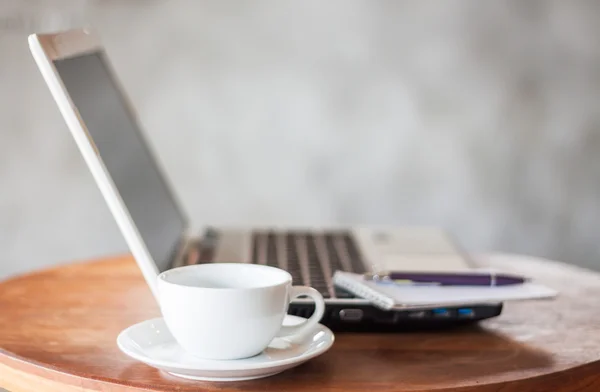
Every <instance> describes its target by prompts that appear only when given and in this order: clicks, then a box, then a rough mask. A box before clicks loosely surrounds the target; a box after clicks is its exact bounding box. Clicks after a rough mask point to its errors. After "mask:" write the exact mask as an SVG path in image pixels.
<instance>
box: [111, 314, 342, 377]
mask: <svg viewBox="0 0 600 392" xmlns="http://www.w3.org/2000/svg"><path fill="white" fill-rule="evenodd" d="M302 321H304V319H303V318H300V317H296V316H291V315H286V317H285V320H284V325H295V324H299V323H301V322H302ZM333 340H334V336H333V333H332V332H331V330H329V328H327V327H325V326H323V325H321V324H318V325H317V326H316V327H315V328H314V329H313V330H312V331H310V332H309V333H307V334H304V335H302V336H294V337H291V338H290V337H286V338H275V339H274V340H273V341H272V342H271V344H269V347H267V348H266V349H265V350H264V351H263V352H262V353H261V354H259V355H257V356H254V357H252V358H246V359H236V360H229V361H216V360H208V359H201V358H197V357H195V356H193V355H191V354H188V353H187V352H185V351H184V350H183V349H182V348H181V346H179V344H177V342H176V341H175V339H174V338H173V336H172V335H171V333H170V332H169V330H168V329H167V326H166V324H165V322H164V320H163V319H162V318H156V319H152V320H146V321H143V322H141V323H139V324H135V325H133V326H131V327H129V328H127V329H125V330H124V331H123V332H121V333H120V334H119V337H118V338H117V344H118V346H119V348H120V349H121V351H123V352H124V353H125V354H127V355H129V356H130V357H132V358H134V359H137V360H138V361H141V362H144V363H145V364H147V365H150V366H152V367H155V368H157V369H160V370H164V371H166V372H168V373H170V374H172V375H174V376H177V377H183V378H187V379H191V380H202V381H240V380H251V379H255V378H262V377H268V376H271V375H274V374H277V373H280V372H282V371H284V370H287V369H290V368H292V367H294V366H298V365H300V364H301V363H304V362H306V361H308V360H309V359H311V358H314V357H316V356H318V355H321V354H323V353H324V352H325V351H327V350H328V349H329V348H330V347H331V345H332V344H333Z"/></svg>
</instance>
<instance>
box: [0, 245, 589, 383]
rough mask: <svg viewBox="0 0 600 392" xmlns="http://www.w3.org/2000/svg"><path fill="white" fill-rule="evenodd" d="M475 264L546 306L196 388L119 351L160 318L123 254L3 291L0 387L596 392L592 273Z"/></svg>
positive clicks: (340, 341)
mask: <svg viewBox="0 0 600 392" xmlns="http://www.w3.org/2000/svg"><path fill="white" fill-rule="evenodd" d="M480 261H481V262H483V263H486V264H490V265H492V266H497V267H500V268H502V269H507V270H511V271H514V272H518V273H523V274H526V275H534V276H537V277H539V279H540V280H541V281H543V282H545V283H546V284H548V285H550V286H551V287H554V288H556V289H558V290H560V292H561V295H560V297H559V298H558V299H557V300H555V301H531V302H529V301H528V302H521V303H509V304H506V305H505V308H504V312H503V314H502V315H501V316H500V317H498V318H495V319H492V320H488V321H485V322H483V323H481V325H480V326H479V327H469V328H466V329H460V330H454V331H447V332H430V333H403V334H339V333H338V334H337V336H336V342H335V344H334V346H333V348H332V349H331V350H330V351H328V352H327V353H326V354H324V355H323V356H321V357H318V358H316V359H314V360H312V361H309V362H308V363H306V364H304V365H301V366H300V367H297V368H295V369H292V370H289V371H286V372H284V373H281V374H279V375H276V376H273V377H269V378H265V379H262V380H255V381H244V382H236V383H205V382H195V381H187V380H182V379H178V378H175V377H173V376H170V375H167V374H165V373H162V372H159V371H157V370H155V369H153V368H151V367H148V366H146V365H144V364H142V363H138V362H136V361H134V360H132V359H130V358H128V357H127V356H125V355H124V354H122V353H121V352H120V351H119V349H118V348H117V345H116V343H115V338H116V337H117V334H118V333H119V332H120V331H121V330H122V329H124V328H125V327H127V326H129V325H131V324H134V323H137V322H139V321H142V320H145V319H148V318H151V317H156V316H158V315H159V310H158V308H157V306H156V304H155V303H154V301H153V298H152V297H151V295H150V291H149V290H148V288H147V287H146V285H145V283H144V281H143V279H142V277H141V274H140V273H139V271H138V269H137V267H136V265H135V263H134V262H133V261H132V259H131V258H130V257H120V258H113V259H106V260H98V261H94V262H87V263H81V264H73V265H66V266H61V267H57V268H53V269H49V270H45V271H40V272H36V273H32V274H29V275H25V276H21V277H17V278H13V279H10V280H7V281H5V282H3V283H1V284H0V312H1V314H0V386H1V387H4V388H7V389H9V390H11V391H13V392H20V391H40V392H41V391H57V392H58V391H60V392H69V391H117V390H118V391H121V390H125V391H130V390H131V391H142V390H143V391H146V390H152V391H197V390H219V391H265V390H273V391H299V390H306V391H325V390H326V391H431V390H444V391H486V392H489V391H498V392H499V391H502V392H512V391H519V392H522V391H533V390H535V391H545V390H548V391H554V392H558V391H600V274H598V273H594V272H591V271H588V270H584V269H579V268H576V267H572V266H568V265H566V264H562V263H556V262H550V261H544V260H539V259H533V258H526V257H515V256H503V255H495V256H487V257H483V258H480Z"/></svg>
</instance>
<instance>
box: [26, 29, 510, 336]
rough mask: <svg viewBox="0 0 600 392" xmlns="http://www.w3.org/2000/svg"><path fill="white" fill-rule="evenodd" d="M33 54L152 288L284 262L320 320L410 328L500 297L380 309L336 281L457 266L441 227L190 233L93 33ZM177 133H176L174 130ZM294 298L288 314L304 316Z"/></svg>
mask: <svg viewBox="0 0 600 392" xmlns="http://www.w3.org/2000/svg"><path fill="white" fill-rule="evenodd" d="M29 46H30V49H31V52H32V54H33V57H34V59H35V61H36V63H37V65H38V67H39V69H40V71H41V74H42V76H43V78H44V80H45V82H46V83H47V85H48V87H49V89H50V92H51V93H52V96H53V98H54V100H55V101H56V104H57V105H58V108H59V110H60V112H61V114H62V116H63V117H64V119H65V121H66V123H67V126H68V128H69V130H70V131H71V134H72V136H73V137H74V139H75V142H76V144H77V146H78V148H79V150H80V152H81V154H82V155H83V158H84V160H85V162H86V164H87V166H88V167H89V169H90V171H91V173H92V175H93V177H94V180H95V181H96V183H97V185H98V187H99V189H100V191H101V193H102V195H103V197H104V199H105V200H106V203H107V204H108V206H109V209H110V211H111V213H112V215H113V216H114V218H115V220H116V222H117V225H118V227H119V229H120V231H121V233H122V234H123V236H124V238H125V240H126V243H127V245H128V247H129V248H130V250H131V253H132V255H133V257H134V259H135V260H136V262H137V264H138V265H139V268H140V270H141V272H142V274H143V277H144V279H145V280H146V282H147V284H148V286H149V287H150V290H151V291H152V293H153V294H154V295H155V296H156V277H157V275H158V274H159V273H160V272H162V271H165V270H167V269H170V268H174V267H178V266H182V265H189V264H196V263H214V262H218V263H226V262H245V263H258V264H266V265H270V266H276V267H279V268H283V269H285V270H287V271H288V272H290V273H291V275H292V277H293V284H295V285H308V286H312V287H314V288H316V289H317V290H318V291H320V292H321V294H322V295H323V297H324V298H325V301H326V306H327V310H326V312H325V316H324V317H323V319H322V323H323V324H325V325H328V326H329V327H331V328H332V329H334V330H338V331H340V330H353V331H358V330H365V331H375V330H393V331H396V330H405V329H413V328H418V329H422V328H428V327H434V328H436V327H445V326H449V325H455V324H463V323H471V322H474V321H478V320H482V319H485V318H489V317H494V316H497V315H499V314H500V312H501V309H502V304H481V305H477V306H471V307H469V309H468V311H465V310H464V309H461V311H460V312H459V311H458V310H459V309H458V308H444V309H443V310H442V311H440V309H425V310H413V311H408V310H407V311H383V310H380V309H378V308H376V307H374V306H372V305H371V304H370V303H369V302H368V301H366V300H364V299H361V298H356V297H354V296H352V295H351V294H350V293H348V292H346V291H344V290H341V289H339V288H336V287H335V286H334V285H333V283H332V275H333V273H334V272H335V271H337V270H340V271H350V272H355V273H366V272H377V271H383V270H438V271H439V270H444V271H448V270H461V269H465V268H469V267H470V262H469V260H468V258H467V257H466V256H465V255H464V253H463V252H461V250H460V249H459V247H457V246H456V244H455V242H454V241H453V240H452V239H451V238H450V237H449V236H448V235H447V234H446V233H445V232H444V231H442V230H439V229H437V228H428V227H418V228H414V227H333V226H332V227H318V228H317V227H258V226H257V227H230V228H227V227H204V228H201V229H198V230H194V229H192V228H191V226H190V223H189V222H190V220H189V218H188V216H187V215H186V213H185V211H184V210H183V209H182V207H181V204H180V203H179V202H178V199H177V196H176V195H175V193H174V192H173V190H172V187H171V185H170V181H169V179H168V177H167V176H166V174H165V172H164V171H163V170H162V169H161V167H160V164H159V162H158V161H157V159H155V155H154V152H153V150H152V148H151V146H150V144H149V143H148V142H147V141H146V137H145V135H144V132H143V130H142V129H141V127H140V124H139V122H138V121H137V119H136V115H135V111H134V109H133V105H132V104H131V102H130V101H129V100H128V97H127V96H126V94H125V92H124V90H123V88H122V86H121V84H120V83H119V81H118V80H117V77H116V74H115V72H114V70H113V68H112V66H111V64H110V62H109V60H108V55H107V53H106V51H105V49H104V47H103V45H102V43H101V41H100V38H99V36H98V34H97V33H95V32H94V31H92V30H90V29H74V30H69V31H62V32H56V33H51V34H33V35H31V36H30V37H29ZM173 137H176V135H175V134H174V135H173ZM312 312H313V305H312V303H311V302H309V301H308V300H306V299H302V298H299V299H296V300H294V301H293V302H292V304H291V305H290V308H289V313H290V314H293V315H298V316H304V317H308V316H310V314H312Z"/></svg>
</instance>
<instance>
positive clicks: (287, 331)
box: [277, 286, 325, 337]
mask: <svg viewBox="0 0 600 392" xmlns="http://www.w3.org/2000/svg"><path fill="white" fill-rule="evenodd" d="M301 295H306V296H308V297H310V298H312V300H313V301H314V302H315V311H314V313H313V314H312V316H310V317H309V318H308V320H306V321H304V322H303V323H302V324H299V325H293V326H290V325H283V326H282V327H281V329H280V330H279V333H277V336H278V337H284V336H291V335H301V334H303V333H304V332H306V331H309V330H311V329H313V328H314V327H315V325H317V324H318V323H319V321H321V318H323V314H324V313H325V300H323V296H322V295H321V293H319V292H318V291H317V290H315V289H313V288H312V287H308V286H292V290H291V294H290V301H291V300H292V299H294V298H297V297H300V296H301Z"/></svg>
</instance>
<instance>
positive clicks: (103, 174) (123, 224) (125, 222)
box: [29, 29, 189, 296]
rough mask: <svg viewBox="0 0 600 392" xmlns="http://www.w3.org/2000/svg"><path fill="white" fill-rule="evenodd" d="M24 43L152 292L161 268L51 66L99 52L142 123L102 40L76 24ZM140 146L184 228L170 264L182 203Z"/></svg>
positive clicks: (182, 243) (178, 251)
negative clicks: (178, 230) (156, 173)
mask: <svg viewBox="0 0 600 392" xmlns="http://www.w3.org/2000/svg"><path fill="white" fill-rule="evenodd" d="M29 46H30V50H31V52H32V55H33V57H34V59H35V61H36V63H37V65H38V67H39V69H40V72H41V73H42V76H43V77H44V80H45V82H46V83H47V85H48V87H49V89H50V92H51V94H52V96H53V98H54V100H55V101H56V103H57V105H58V107H59V110H60V112H61V114H62V116H63V117H64V119H65V121H66V123H67V126H68V128H69V130H70V131H71V134H72V135H73V138H74V139H75V142H76V144H77V146H78V147H79V150H80V152H81V154H82V155H83V158H84V160H85V162H86V164H87V166H88V168H89V169H90V171H91V173H92V176H93V177H94V180H95V181H96V183H97V185H98V187H99V188H100V191H101V193H102V196H103V197H104V199H105V201H106V203H107V204H108V207H109V209H110V211H111V213H112V215H113V217H114V218H115V220H116V222H117V225H118V227H119V229H120V230H121V233H122V234H123V236H124V237H125V240H126V242H127V245H128V246H129V248H130V250H131V253H132V254H133V257H134V258H135V260H136V262H137V264H138V266H139V267H140V269H141V271H142V274H143V276H144V279H145V280H146V282H147V284H148V286H149V287H150V289H151V291H152V293H153V295H155V296H157V294H158V293H157V292H156V277H157V276H158V274H159V273H160V272H162V271H160V270H159V268H158V266H157V263H156V262H155V260H154V259H153V257H152V255H151V254H150V252H149V250H148V248H147V246H146V244H145V242H144V240H143V237H142V236H141V234H140V232H139V230H138V228H137V226H136V224H135V222H134V220H133V219H132V217H131V215H130V214H129V211H128V209H127V206H126V205H125V203H124V201H123V199H122V198H121V196H120V194H119V191H118V189H117V188H116V186H115V183H114V182H113V180H112V177H111V175H110V173H109V172H108V170H107V168H106V166H105V164H104V162H103V160H102V157H101V156H100V154H99V152H98V149H97V148H96V145H95V143H94V141H93V139H92V138H91V136H90V134H89V132H88V129H87V126H86V124H85V122H84V121H83V119H82V118H81V116H80V115H79V112H78V110H77V107H76V106H75V105H74V103H73V102H72V100H71V97H70V95H69V92H68V91H67V89H66V87H65V85H64V84H63V82H62V79H61V77H60V75H59V73H58V71H57V70H56V67H55V66H54V61H56V60H62V59H67V58H72V57H76V56H82V55H86V54H90V53H95V54H98V55H99V56H100V57H101V58H102V60H103V62H104V66H105V67H106V70H107V72H108V74H109V75H110V78H111V79H112V81H113V83H114V85H115V87H116V88H117V90H118V92H119V93H120V94H121V95H122V97H123V101H124V104H125V106H126V110H127V111H128V112H129V114H130V115H131V118H132V119H133V121H136V123H137V125H138V128H141V127H140V124H139V122H138V120H137V116H136V113H135V110H134V109H133V105H132V103H131V100H130V98H129V97H128V96H127V94H126V93H125V90H124V88H123V86H122V84H121V83H120V81H119V80H118V78H117V77H116V76H115V75H116V74H115V72H114V69H113V67H112V64H110V61H109V60H108V57H107V54H106V51H105V48H104V46H103V45H102V43H101V41H100V38H99V36H98V34H97V33H96V32H95V31H93V30H91V29H76V30H70V31H65V32H58V33H53V34H32V35H30V36H29ZM142 139H143V138H142ZM144 146H145V147H146V148H147V151H148V154H149V155H150V156H151V157H152V160H153V162H154V164H155V169H156V170H157V171H158V172H159V173H160V175H161V177H162V179H163V181H164V182H165V186H166V188H167V190H168V192H169V194H170V196H171V198H172V200H173V202H174V204H175V206H176V209H177V212H178V213H179V215H180V217H181V219H182V221H183V230H182V232H181V233H180V235H179V237H178V239H177V244H174V245H175V252H173V255H172V256H171V257H172V260H170V263H171V264H170V265H173V264H174V263H175V259H176V258H178V257H181V253H182V250H183V247H185V246H186V242H187V238H188V237H189V235H188V233H189V219H188V217H187V215H186V214H185V212H184V210H183V209H182V208H181V202H180V201H179V200H178V198H177V196H176V195H175V193H174V192H173V191H172V189H173V188H172V186H171V184H170V183H169V181H168V178H167V176H166V175H165V174H164V170H163V169H162V168H161V167H160V164H159V162H158V160H157V159H156V154H155V153H154V151H153V150H152V148H151V146H150V145H148V144H147V143H144Z"/></svg>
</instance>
